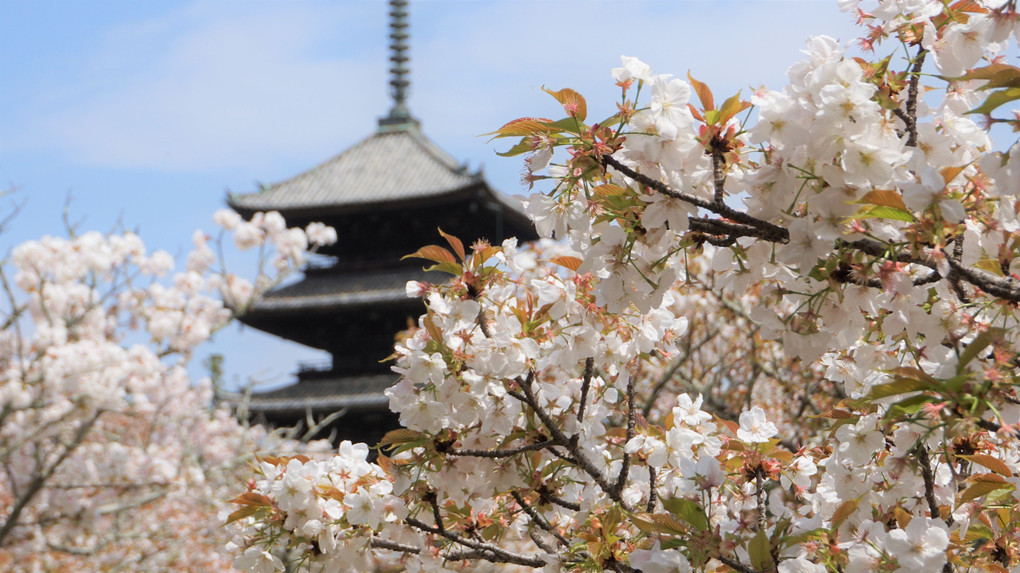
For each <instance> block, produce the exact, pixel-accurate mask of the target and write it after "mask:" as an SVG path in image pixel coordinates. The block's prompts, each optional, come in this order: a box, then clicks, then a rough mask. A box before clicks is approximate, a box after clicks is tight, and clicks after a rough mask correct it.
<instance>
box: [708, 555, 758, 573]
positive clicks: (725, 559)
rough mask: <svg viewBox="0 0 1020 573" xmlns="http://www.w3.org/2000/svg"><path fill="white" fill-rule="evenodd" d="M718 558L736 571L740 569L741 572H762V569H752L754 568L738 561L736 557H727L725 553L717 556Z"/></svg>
mask: <svg viewBox="0 0 1020 573" xmlns="http://www.w3.org/2000/svg"><path fill="white" fill-rule="evenodd" d="M716 559H718V560H719V561H722V562H723V564H724V565H726V566H727V567H729V568H730V569H733V570H734V571H740V573H762V572H761V571H758V570H757V569H752V568H750V567H748V566H747V565H744V564H743V563H741V562H740V561H737V560H736V559H730V558H729V557H726V556H725V555H719V556H717V557H716Z"/></svg>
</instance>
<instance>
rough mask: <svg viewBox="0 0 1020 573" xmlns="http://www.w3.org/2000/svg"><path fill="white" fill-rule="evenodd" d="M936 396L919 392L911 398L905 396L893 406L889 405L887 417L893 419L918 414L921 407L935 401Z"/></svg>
mask: <svg viewBox="0 0 1020 573" xmlns="http://www.w3.org/2000/svg"><path fill="white" fill-rule="evenodd" d="M935 400H936V398H933V397H931V396H928V395H926V394H917V395H915V396H911V397H909V398H904V399H903V400H900V401H899V402H896V403H895V404H893V405H892V406H889V410H887V412H886V415H885V419H886V420H891V419H894V418H899V417H902V416H912V415H914V414H916V413H917V412H918V411H919V410H921V408H924V406H925V404H930V403H932V402H934V401H935Z"/></svg>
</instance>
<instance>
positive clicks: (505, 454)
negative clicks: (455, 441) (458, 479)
mask: <svg viewBox="0 0 1020 573" xmlns="http://www.w3.org/2000/svg"><path fill="white" fill-rule="evenodd" d="M565 445H566V444H565V443H563V444H561V443H560V442H557V441H556V440H545V441H542V442H537V443H534V444H527V445H523V446H520V447H516V448H506V449H500V450H457V449H453V448H450V449H447V450H440V451H441V453H444V454H447V455H451V456H464V457H472V458H509V457H511V456H516V455H517V454H521V453H524V452H532V451H535V450H543V449H545V448H548V447H549V446H565ZM437 449H438V448H437Z"/></svg>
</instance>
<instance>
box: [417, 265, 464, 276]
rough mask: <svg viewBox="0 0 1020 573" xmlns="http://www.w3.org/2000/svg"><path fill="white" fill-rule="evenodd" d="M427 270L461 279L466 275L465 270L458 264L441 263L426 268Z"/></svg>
mask: <svg viewBox="0 0 1020 573" xmlns="http://www.w3.org/2000/svg"><path fill="white" fill-rule="evenodd" d="M425 270H426V271H427V272H433V271H439V272H442V273H449V274H451V275H453V276H455V277H459V276H460V275H462V274H464V269H463V268H461V266H460V265H458V264H457V263H439V264H438V265H432V266H431V267H426V268H425Z"/></svg>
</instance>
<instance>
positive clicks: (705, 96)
mask: <svg viewBox="0 0 1020 573" xmlns="http://www.w3.org/2000/svg"><path fill="white" fill-rule="evenodd" d="M687 79H689V80H690V81H691V87H693V88H694V91H695V93H697V94H698V99H699V100H701V108H702V109H704V110H710V109H715V99H714V98H713V97H712V90H710V89H708V86H707V85H705V84H703V83H701V82H699V81H698V80H696V79H694V76H692V75H691V72H689V71H688V72H687Z"/></svg>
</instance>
